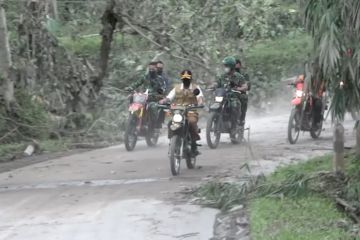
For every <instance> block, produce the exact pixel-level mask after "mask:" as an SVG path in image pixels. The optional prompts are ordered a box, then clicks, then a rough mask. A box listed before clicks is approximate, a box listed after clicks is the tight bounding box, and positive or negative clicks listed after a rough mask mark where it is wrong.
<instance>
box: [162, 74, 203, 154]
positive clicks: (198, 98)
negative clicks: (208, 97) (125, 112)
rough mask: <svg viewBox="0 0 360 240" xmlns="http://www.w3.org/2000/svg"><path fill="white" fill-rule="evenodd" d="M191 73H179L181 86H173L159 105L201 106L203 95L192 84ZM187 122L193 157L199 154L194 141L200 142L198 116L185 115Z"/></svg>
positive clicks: (192, 113) (192, 112)
mask: <svg viewBox="0 0 360 240" xmlns="http://www.w3.org/2000/svg"><path fill="white" fill-rule="evenodd" d="M192 80H193V79H192V73H191V71H190V70H184V71H182V72H181V81H182V83H181V84H177V85H175V87H174V88H173V89H172V90H171V92H170V93H169V94H168V95H167V97H166V98H165V99H163V100H161V101H160V103H161V104H164V103H166V102H173V103H174V104H176V105H185V106H186V105H203V103H204V95H203V93H202V91H201V89H200V88H199V87H198V86H197V85H196V84H194V83H192ZM195 89H198V90H199V94H197V95H196V94H195V93H194V90H195ZM187 120H188V122H189V127H190V132H191V137H192V140H193V142H192V145H191V146H192V152H193V153H194V154H195V155H198V154H200V153H199V151H198V150H197V143H196V141H198V140H200V135H199V128H198V125H197V122H198V120H199V114H198V113H197V112H196V111H191V112H189V113H188V115H187Z"/></svg>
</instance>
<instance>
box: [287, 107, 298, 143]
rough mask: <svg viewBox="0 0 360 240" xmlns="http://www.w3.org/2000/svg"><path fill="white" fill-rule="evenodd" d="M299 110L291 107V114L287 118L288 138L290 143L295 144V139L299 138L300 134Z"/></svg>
mask: <svg viewBox="0 0 360 240" xmlns="http://www.w3.org/2000/svg"><path fill="white" fill-rule="evenodd" d="M299 114H300V113H299V110H298V109H296V108H295V109H293V110H292V111H291V115H290V118H289V124H288V140H289V142H290V144H295V143H296V142H297V140H298V139H299V135H300V127H299V125H300V124H299V123H298V121H299V119H300V117H299Z"/></svg>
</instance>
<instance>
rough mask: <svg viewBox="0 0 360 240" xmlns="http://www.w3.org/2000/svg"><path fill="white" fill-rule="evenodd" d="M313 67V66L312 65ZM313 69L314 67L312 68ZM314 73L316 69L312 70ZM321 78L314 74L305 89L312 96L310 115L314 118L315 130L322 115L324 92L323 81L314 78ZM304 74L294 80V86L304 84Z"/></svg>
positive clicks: (319, 124) (319, 125) (319, 123)
mask: <svg viewBox="0 0 360 240" xmlns="http://www.w3.org/2000/svg"><path fill="white" fill-rule="evenodd" d="M313 65H314V64H313ZM313 68H315V66H313ZM313 70H315V71H316V69H313ZM318 77H321V76H319V75H318V74H315V75H314V76H312V77H311V79H310V81H311V84H310V87H307V90H306V92H307V94H309V93H311V96H312V104H313V108H312V115H313V117H314V123H315V128H319V127H321V119H322V118H323V115H322V108H323V94H324V92H325V91H326V88H325V84H324V81H318V80H316V78H318ZM305 79H306V78H305V74H300V75H299V76H298V77H297V79H296V80H295V84H298V83H303V84H305Z"/></svg>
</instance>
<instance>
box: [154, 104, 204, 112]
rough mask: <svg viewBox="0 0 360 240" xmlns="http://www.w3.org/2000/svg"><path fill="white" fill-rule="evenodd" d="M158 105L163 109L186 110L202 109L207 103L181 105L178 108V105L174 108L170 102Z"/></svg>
mask: <svg viewBox="0 0 360 240" xmlns="http://www.w3.org/2000/svg"><path fill="white" fill-rule="evenodd" d="M157 106H158V107H159V108H162V109H173V110H176V109H180V110H185V111H191V110H195V109H202V108H204V107H205V105H200V106H194V105H190V106H181V107H177V108H176V107H175V108H172V107H171V105H170V104H158V105H157Z"/></svg>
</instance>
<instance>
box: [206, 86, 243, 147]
mask: <svg viewBox="0 0 360 240" xmlns="http://www.w3.org/2000/svg"><path fill="white" fill-rule="evenodd" d="M234 93H239V94H242V93H241V92H239V91H236V90H233V89H231V88H229V87H226V88H218V89H216V90H215V101H214V102H213V103H212V104H211V105H210V115H209V118H208V121H207V124H206V140H207V144H208V146H209V147H210V148H211V149H215V148H217V147H218V145H219V142H220V137H221V134H222V133H229V134H230V138H231V142H232V143H233V144H239V143H241V141H242V139H243V137H244V129H243V127H241V126H239V125H238V126H236V128H237V129H235V131H234V129H233V126H232V125H233V123H232V122H233V120H232V112H231V106H230V97H231V95H232V94H234ZM240 109H241V108H240Z"/></svg>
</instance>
